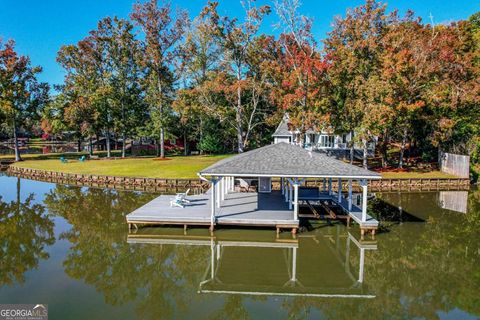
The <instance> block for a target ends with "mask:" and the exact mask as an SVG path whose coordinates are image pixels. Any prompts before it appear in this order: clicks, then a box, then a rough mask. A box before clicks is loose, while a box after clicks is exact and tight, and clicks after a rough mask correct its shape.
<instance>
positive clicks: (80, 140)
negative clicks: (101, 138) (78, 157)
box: [77, 138, 82, 152]
mask: <svg viewBox="0 0 480 320" xmlns="http://www.w3.org/2000/svg"><path fill="white" fill-rule="evenodd" d="M77 152H82V138H78V140H77Z"/></svg>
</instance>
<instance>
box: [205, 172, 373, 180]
mask: <svg viewBox="0 0 480 320" xmlns="http://www.w3.org/2000/svg"><path fill="white" fill-rule="evenodd" d="M198 174H199V176H201V177H205V176H215V177H276V178H342V179H368V180H380V179H382V176H380V175H378V176H373V175H372V176H369V175H338V174H331V175H325V174H321V175H320V174H319V175H315V174H302V175H298V174H265V173H213V172H199V173H198Z"/></svg>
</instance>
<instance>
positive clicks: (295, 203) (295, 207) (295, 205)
mask: <svg viewBox="0 0 480 320" xmlns="http://www.w3.org/2000/svg"><path fill="white" fill-rule="evenodd" d="M293 189H294V191H293V219H295V220H298V179H295V182H294V183H293Z"/></svg>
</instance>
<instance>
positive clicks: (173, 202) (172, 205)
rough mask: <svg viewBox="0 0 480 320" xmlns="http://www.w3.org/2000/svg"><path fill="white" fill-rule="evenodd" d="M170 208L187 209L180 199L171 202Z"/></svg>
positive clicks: (176, 198)
mask: <svg viewBox="0 0 480 320" xmlns="http://www.w3.org/2000/svg"><path fill="white" fill-rule="evenodd" d="M170 207H180V208H185V203H184V202H183V201H182V199H181V198H180V197H175V199H171V200H170Z"/></svg>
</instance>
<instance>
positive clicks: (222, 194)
mask: <svg viewBox="0 0 480 320" xmlns="http://www.w3.org/2000/svg"><path fill="white" fill-rule="evenodd" d="M220 199H221V201H223V200H225V177H221V178H220Z"/></svg>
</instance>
